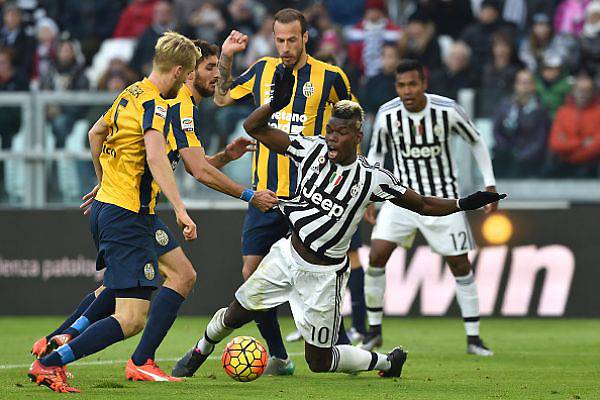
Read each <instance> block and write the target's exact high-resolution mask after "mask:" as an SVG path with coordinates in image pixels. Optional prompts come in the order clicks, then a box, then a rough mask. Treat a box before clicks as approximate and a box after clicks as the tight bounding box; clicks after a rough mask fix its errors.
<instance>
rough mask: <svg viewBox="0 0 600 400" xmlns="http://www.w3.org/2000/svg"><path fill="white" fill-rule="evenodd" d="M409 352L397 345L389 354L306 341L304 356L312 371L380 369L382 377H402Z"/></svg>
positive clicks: (350, 371) (353, 371)
mask: <svg viewBox="0 0 600 400" xmlns="http://www.w3.org/2000/svg"><path fill="white" fill-rule="evenodd" d="M406 356H407V353H406V352H405V351H404V350H403V349H402V347H395V348H394V349H393V350H392V351H391V352H389V353H388V354H387V355H386V354H382V353H375V352H371V351H367V350H363V349H361V348H359V347H354V346H351V345H345V344H344V345H335V346H333V347H328V348H324V347H316V346H313V345H312V344H310V343H308V342H305V344H304V357H305V359H306V363H307V364H308V367H309V368H310V370H311V371H312V372H346V373H356V372H362V371H373V370H377V371H379V375H380V376H381V377H385V378H387V377H400V375H401V374H402V367H403V366H404V362H405V361H406Z"/></svg>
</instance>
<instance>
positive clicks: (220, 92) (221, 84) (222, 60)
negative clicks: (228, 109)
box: [213, 30, 248, 107]
mask: <svg viewBox="0 0 600 400" xmlns="http://www.w3.org/2000/svg"><path fill="white" fill-rule="evenodd" d="M247 44H248V36H246V35H244V34H243V33H241V32H238V31H236V30H233V31H231V33H230V34H229V36H228V37H227V39H225V41H224V42H223V46H221V56H220V57H219V80H218V81H217V90H215V96H214V98H213V101H214V102H215V104H216V105H218V106H219V107H224V106H228V105H230V104H233V102H234V100H233V98H232V97H231V92H230V91H231V85H232V84H233V78H232V77H231V67H232V65H233V57H234V56H235V54H236V53H239V52H241V51H244V50H245V49H246V45H247Z"/></svg>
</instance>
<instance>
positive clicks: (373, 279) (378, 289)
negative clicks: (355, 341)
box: [360, 239, 396, 351]
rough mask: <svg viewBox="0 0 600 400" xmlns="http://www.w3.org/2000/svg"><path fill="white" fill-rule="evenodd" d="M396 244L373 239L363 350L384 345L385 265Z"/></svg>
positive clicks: (366, 295) (368, 273)
mask: <svg viewBox="0 0 600 400" xmlns="http://www.w3.org/2000/svg"><path fill="white" fill-rule="evenodd" d="M395 248H396V243H394V242H390V241H387V240H381V239H373V240H372V241H371V251H370V253H369V266H368V268H367V272H366V273H365V302H366V305H367V320H368V321H369V330H368V331H367V334H366V335H365V337H364V339H363V343H362V344H361V346H360V347H361V348H363V349H365V350H368V351H371V350H373V349H375V348H377V347H380V346H381V345H382V344H383V336H382V329H381V322H382V319H383V296H384V294H385V265H386V264H387V262H388V260H389V259H390V256H391V255H392V252H393V251H394V249H395Z"/></svg>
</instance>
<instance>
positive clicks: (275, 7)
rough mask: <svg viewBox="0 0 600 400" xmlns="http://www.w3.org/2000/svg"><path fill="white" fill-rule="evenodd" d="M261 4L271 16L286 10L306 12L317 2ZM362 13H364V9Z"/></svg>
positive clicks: (270, 0)
mask: <svg viewBox="0 0 600 400" xmlns="http://www.w3.org/2000/svg"><path fill="white" fill-rule="evenodd" d="M261 3H262V4H263V5H264V6H265V7H266V8H267V12H268V13H269V14H271V15H275V13H276V12H277V11H279V10H282V9H284V8H294V9H296V10H300V11H304V10H306V9H307V8H309V7H311V6H312V5H314V4H316V3H317V2H315V1H314V0H261ZM360 11H361V12H362V9H361V10H360Z"/></svg>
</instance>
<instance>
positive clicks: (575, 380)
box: [0, 317, 600, 400]
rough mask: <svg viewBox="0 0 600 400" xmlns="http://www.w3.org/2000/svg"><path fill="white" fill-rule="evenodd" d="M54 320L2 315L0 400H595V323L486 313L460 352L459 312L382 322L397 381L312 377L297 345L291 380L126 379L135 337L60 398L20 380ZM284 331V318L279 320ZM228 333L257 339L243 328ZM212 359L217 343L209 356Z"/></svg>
mask: <svg viewBox="0 0 600 400" xmlns="http://www.w3.org/2000/svg"><path fill="white" fill-rule="evenodd" d="M59 322H60V320H59V318H51V317H43V318H31V317H28V318H11V317H3V318H0V348H1V350H0V399H43V398H67V397H68V398H81V399H103V400H108V399H134V398H135V399H144V400H146V399H155V398H156V399H159V398H160V399H166V398H169V397H170V398H172V399H174V400H175V399H176V400H181V399H240V400H246V399H247V400H250V399H260V400H267V399H378V400H382V399H600V321H599V320H581V319H545V320H543V319H485V320H483V321H482V336H483V338H484V339H485V340H486V342H487V343H488V344H489V345H490V346H491V347H492V348H493V349H494V351H495V352H496V355H495V356H494V357H491V358H479V357H475V356H468V355H466V354H465V340H464V333H463V327H462V323H461V322H460V320H459V319H457V318H444V319H439V318H405V319H400V318H388V319H386V320H385V321H384V328H385V336H384V340H385V343H384V345H385V349H389V348H390V347H392V346H393V345H396V344H402V345H404V347H405V348H406V349H407V350H408V351H409V356H408V361H407V363H406V365H405V367H404V373H403V376H402V378H400V379H381V378H379V377H378V376H377V375H376V373H374V372H370V373H363V374H360V375H356V376H352V375H346V374H314V373H311V372H310V371H309V370H308V368H307V366H306V364H305V362H304V357H303V345H302V344H301V343H293V344H290V345H289V346H288V350H289V351H290V353H291V354H292V357H293V359H294V362H295V363H296V374H295V375H294V376H292V377H261V378H259V379H258V380H257V381H254V382H250V383H239V382H235V381H233V380H232V379H230V378H229V377H228V376H227V375H225V373H224V372H223V371H222V369H221V366H220V360H217V359H211V360H209V361H208V363H207V364H206V365H205V366H203V367H202V368H201V369H200V370H199V371H198V373H197V376H195V377H194V378H189V379H187V381H186V382H182V383H148V382H144V383H140V382H127V381H126V380H125V377H124V366H125V360H127V358H129V355H130V354H131V352H132V351H133V349H134V347H135V345H136V343H137V338H133V339H129V340H127V341H125V342H123V343H119V344H116V345H114V346H112V347H110V348H109V349H106V350H105V351H103V352H101V353H99V354H94V355H92V356H90V357H88V358H86V359H84V360H81V361H79V362H77V363H74V364H73V365H72V366H71V367H70V369H69V370H70V371H71V372H72V373H73V374H74V378H73V379H71V380H70V383H71V384H72V385H73V386H75V387H77V388H79V389H81V390H82V393H81V394H80V395H76V394H69V395H58V394H55V393H52V392H51V391H49V390H48V389H47V388H45V387H38V386H36V385H34V384H33V383H31V382H30V381H29V380H28V378H27V376H26V375H27V366H28V364H29V363H30V362H31V357H30V355H29V349H30V347H31V344H32V343H33V341H34V340H35V339H37V338H38V337H40V336H42V334H45V333H46V332H48V331H49V330H50V329H53V328H54V327H55V326H56V325H57V324H58V323H59ZM206 322H207V319H206V318H189V317H185V318H179V319H178V320H177V321H176V323H175V325H174V326H173V328H172V329H171V331H170V332H169V335H168V336H167V337H166V339H165V341H164V343H163V344H162V346H161V348H160V349H159V351H158V354H157V357H158V363H159V365H160V366H161V367H163V368H164V369H165V370H166V371H167V372H169V371H170V370H171V367H172V366H173V364H174V363H175V360H176V359H177V357H178V356H180V355H182V354H183V353H184V352H185V351H186V350H187V349H188V348H189V347H190V346H191V345H192V344H193V343H194V342H195V340H196V339H197V337H198V335H199V334H200V332H202V330H203V329H204V326H205V324H206ZM281 323H282V327H283V331H284V332H289V331H290V330H291V328H292V321H291V320H290V319H289V318H283V319H282V321H281ZM236 334H247V335H252V336H255V337H257V336H258V332H257V331H256V328H255V327H254V326H252V325H248V326H246V327H244V328H242V329H240V330H239V331H237V332H236ZM215 355H219V356H220V349H219V350H218V351H216V352H215Z"/></svg>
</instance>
